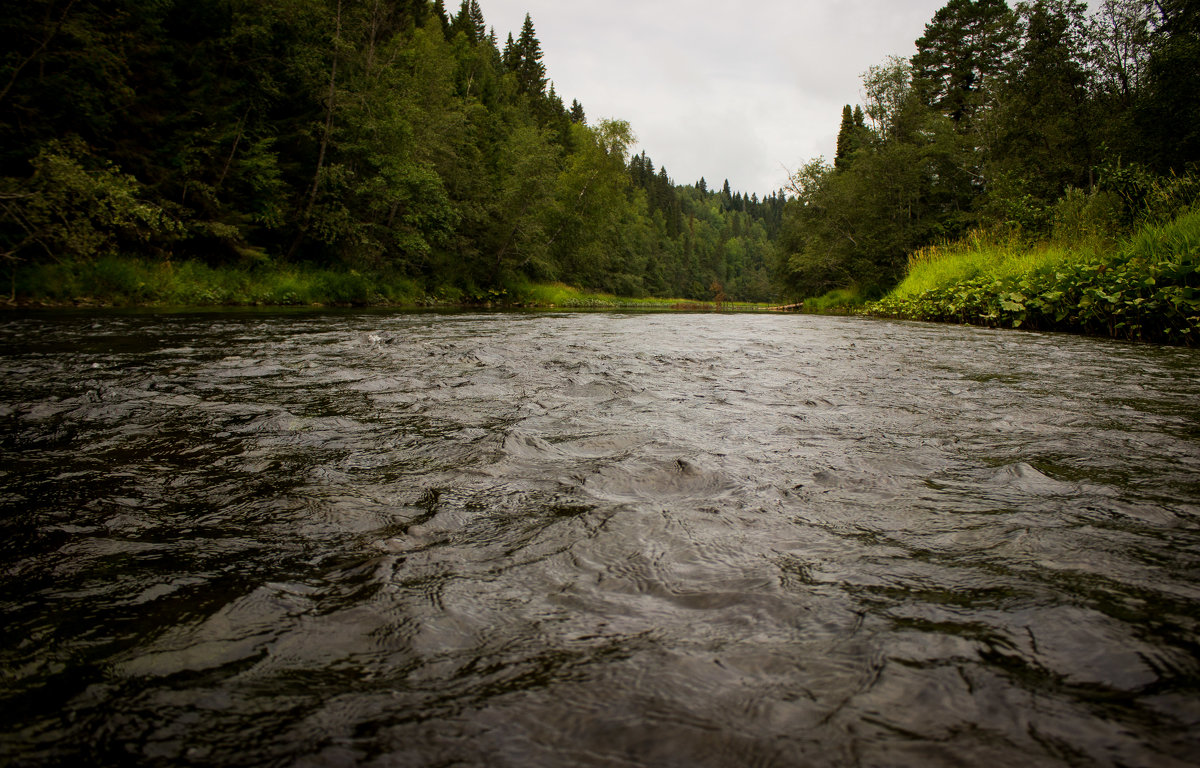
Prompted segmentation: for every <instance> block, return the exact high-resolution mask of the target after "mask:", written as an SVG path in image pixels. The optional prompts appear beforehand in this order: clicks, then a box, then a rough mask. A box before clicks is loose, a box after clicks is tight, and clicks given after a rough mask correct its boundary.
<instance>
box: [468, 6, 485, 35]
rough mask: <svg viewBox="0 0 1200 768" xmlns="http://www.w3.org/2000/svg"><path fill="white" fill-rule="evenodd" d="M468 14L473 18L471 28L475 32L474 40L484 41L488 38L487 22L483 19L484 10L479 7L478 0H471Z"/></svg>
mask: <svg viewBox="0 0 1200 768" xmlns="http://www.w3.org/2000/svg"><path fill="white" fill-rule="evenodd" d="M468 14H469V16H470V19H471V28H472V30H473V31H474V33H475V36H474V38H472V39H474V40H476V41H482V40H486V39H487V24H485V23H484V21H483V11H482V10H481V9H480V8H479V2H478V0H471V3H470V6H469V7H468Z"/></svg>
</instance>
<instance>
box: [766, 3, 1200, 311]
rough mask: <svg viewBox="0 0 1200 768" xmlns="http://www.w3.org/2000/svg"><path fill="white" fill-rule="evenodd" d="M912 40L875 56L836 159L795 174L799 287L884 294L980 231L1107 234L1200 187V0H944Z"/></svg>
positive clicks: (791, 272)
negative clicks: (917, 258)
mask: <svg viewBox="0 0 1200 768" xmlns="http://www.w3.org/2000/svg"><path fill="white" fill-rule="evenodd" d="M916 46H917V53H916V54H915V55H914V56H913V57H912V58H911V59H903V58H899V57H892V58H889V59H888V60H887V61H886V62H884V63H883V64H881V65H879V66H874V67H871V68H870V69H869V70H868V71H867V72H866V73H865V75H864V77H863V91H864V103H863V104H862V105H859V106H854V107H851V106H846V107H845V109H844V110H843V113H842V122H841V128H840V131H839V135H838V143H837V150H836V156H835V157H834V160H833V163H832V164H830V163H827V162H826V161H825V160H824V159H822V158H817V159H816V160H813V161H811V162H809V163H808V164H807V165H805V166H804V167H803V168H802V169H801V170H800V171H798V172H797V173H796V174H795V175H794V177H793V179H792V183H791V191H792V193H793V194H794V200H793V201H791V202H790V203H789V205H788V207H787V210H786V212H785V223H784V231H783V235H782V238H781V261H780V277H781V280H782V282H783V283H784V285H785V286H786V291H787V292H788V293H789V294H791V295H795V296H797V297H804V296H817V295H821V294H823V293H825V292H827V291H830V290H832V289H835V288H847V287H851V288H855V289H857V290H859V291H860V292H861V293H862V294H863V295H866V296H868V297H870V296H878V295H880V294H881V293H883V292H884V291H886V290H887V289H889V288H890V287H892V286H893V285H894V284H895V283H896V281H897V280H898V279H899V278H900V277H902V276H903V273H904V269H905V266H906V260H907V256H908V254H910V253H913V252H915V251H918V250H919V249H921V248H922V247H925V246H929V245H933V244H938V243H947V242H952V241H954V240H956V239H958V238H961V237H963V236H964V235H965V234H966V233H968V232H969V231H984V232H987V231H991V232H1003V236H1004V237H1011V236H1013V235H1017V236H1019V237H1023V238H1028V239H1047V238H1052V237H1059V236H1066V235H1070V236H1074V237H1080V236H1088V235H1105V234H1107V235H1109V236H1111V235H1112V234H1113V233H1114V232H1119V231H1129V228H1130V227H1131V226H1133V225H1134V224H1135V222H1136V220H1138V219H1139V217H1141V216H1142V214H1143V213H1144V212H1145V210H1146V209H1147V208H1148V207H1151V206H1153V207H1155V216H1156V218H1158V219H1165V218H1169V217H1170V215H1172V213H1173V212H1176V211H1178V210H1181V209H1182V208H1184V207H1186V206H1187V205H1188V204H1190V203H1191V202H1193V201H1194V200H1195V199H1196V194H1197V191H1198V190H1200V185H1198V184H1197V181H1196V177H1195V172H1196V166H1197V163H1198V162H1200V74H1198V73H1200V3H1197V2H1195V0H1104V2H1103V3H1102V4H1101V5H1100V7H1099V9H1098V10H1097V11H1096V12H1095V13H1094V14H1091V15H1089V14H1088V11H1087V5H1086V4H1085V3H1083V2H1076V1H1075V0H1036V1H1035V2H1022V3H1018V4H1017V5H1016V6H1015V7H1010V6H1009V5H1008V4H1007V3H1005V2H1004V0H950V2H948V3H947V4H946V5H945V6H944V7H943V8H941V9H940V10H939V11H937V13H936V14H935V15H934V17H933V19H932V20H931V21H930V22H929V24H927V25H926V28H925V34H924V35H923V36H922V37H921V38H920V39H919V40H917V41H916Z"/></svg>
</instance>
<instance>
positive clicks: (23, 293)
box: [0, 256, 766, 310]
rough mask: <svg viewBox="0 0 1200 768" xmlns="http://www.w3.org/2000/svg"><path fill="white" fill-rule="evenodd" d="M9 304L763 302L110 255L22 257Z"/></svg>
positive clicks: (690, 306)
mask: <svg viewBox="0 0 1200 768" xmlns="http://www.w3.org/2000/svg"><path fill="white" fill-rule="evenodd" d="M10 281H11V282H10V286H9V296H8V297H6V300H5V301H4V302H2V303H0V306H5V307H8V308H25V309H52V308H84V309H86V308H97V309H100V308H136V307H146V308H155V307H161V308H168V307H170V308H179V307H196V308H201V307H256V306H257V307H305V306H315V307H393V308H422V307H478V308H503V307H511V308H565V309H623V308H624V309H662V310H718V309H739V310H746V309H761V308H763V307H765V306H766V305H764V304H752V303H746V302H715V301H696V300H690V299H676V298H654V297H626V296H615V295H612V294H607V293H594V292H588V291H585V290H583V289H580V288H576V287H573V286H569V285H565V284H562V283H525V282H514V283H511V284H509V285H507V286H505V287H503V288H498V289H492V290H486V291H471V290H463V289H460V288H456V287H440V288H437V289H434V290H432V291H427V290H425V289H423V288H422V287H421V286H420V285H419V284H417V283H416V282H415V281H413V280H412V279H410V278H408V277H405V276H402V275H395V274H389V273H386V272H377V273H369V272H359V271H356V270H338V269H329V268H325V267H315V266H311V265H303V264H298V265H291V264H289V265H277V264H271V263H267V264H258V265H255V266H249V267H242V266H225V267H219V268H214V267H210V266H208V265H206V264H202V263H199V262H195V261H172V260H161V261H150V260H146V259H139V258H134V257H122V256H108V257H103V258H99V259H94V260H88V261H63V262H56V263H45V264H30V265H25V266H23V267H22V268H20V269H18V270H17V271H16V273H15V274H12V275H10Z"/></svg>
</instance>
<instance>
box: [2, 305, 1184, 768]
mask: <svg viewBox="0 0 1200 768" xmlns="http://www.w3.org/2000/svg"><path fill="white" fill-rule="evenodd" d="M0 425H2V431H0V569H2V571H0V573H2V576H0V585H2V586H0V611H2V615H3V619H4V620H3V623H2V625H0V675H2V677H0V708H2V710H3V712H4V721H3V725H0V761H3V762H6V763H9V764H13V765H50V764H60V763H64V762H75V763H77V764H85V763H90V764H118V763H120V764H125V763H135V764H136V763H140V764H148V765H156V764H161V765H192V764H194V765H230V766H232V765H239V766H240V765H279V766H284V765H305V766H309V765H312V766H317V765H331V766H340V765H356V764H357V765H378V766H392V765H447V766H449V765H489V766H520V767H521V768H526V767H528V766H568V765H572V766H573V765H582V766H629V765H652V766H676V765H678V766H731V765H746V766H750V765H763V766H766V765H773V766H776V765H777V766H783V765H797V766H843V765H861V766H939V765H945V766H953V765H988V766H1020V768H1029V767H1030V766H1059V765H1063V766H1065V765H1089V766H1118V765H1119V766H1155V767H1156V768H1159V767H1163V766H1185V765H1195V764H1197V762H1200V583H1198V577H1200V352H1198V351H1196V350H1183V349H1170V348H1157V347H1150V346H1134V345H1128V344H1119V343H1113V342H1110V341H1104V340H1095V339H1083V338H1074V337H1069V336H1049V335H1037V334H1023V333H1016V332H997V331H988V330H981V329H971V328H955V327H946V326H927V325H917V324H904V323H889V322H880V321H870V320H859V319H837V318H819V317H796V316H774V315H772V316H764V315H687V314H649V315H646V314H566V313H559V314H494V315H436V314H365V313H358V314H339V313H325V314H321V313H315V314H271V315H254V314H246V315H208V316H202V315H178V316H154V315H120V314H90V315H78V314H75V315H72V314H67V315H41V316H24V317H22V316H11V315H10V316H7V317H4V318H0Z"/></svg>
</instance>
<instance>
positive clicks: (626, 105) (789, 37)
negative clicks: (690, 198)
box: [446, 0, 946, 196]
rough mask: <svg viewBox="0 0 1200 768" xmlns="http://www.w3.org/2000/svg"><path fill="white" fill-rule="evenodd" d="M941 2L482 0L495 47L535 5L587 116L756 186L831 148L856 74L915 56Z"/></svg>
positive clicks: (552, 69) (646, 145) (673, 172)
mask: <svg viewBox="0 0 1200 768" xmlns="http://www.w3.org/2000/svg"><path fill="white" fill-rule="evenodd" d="M945 2H946V0H836V1H835V0H821V1H820V2H817V1H816V0H751V1H750V2H729V0H726V1H725V2H720V3H716V2H706V1H704V0H701V1H700V2H697V0H690V1H685V0H588V2H577V1H575V0H479V4H480V8H481V9H482V10H483V16H484V20H485V21H486V22H487V24H488V26H489V27H494V28H495V29H496V36H497V37H498V38H499V42H500V45H501V47H503V45H504V41H505V39H506V38H507V37H508V33H509V32H512V33H513V37H514V38H515V37H517V36H518V35H519V34H520V31H521V24H522V22H523V21H524V19H525V13H526V12H528V13H530V14H531V15H532V16H533V25H534V28H535V29H536V30H537V36H538V40H540V41H541V43H542V51H543V52H544V54H545V63H546V68H547V70H548V72H549V75H550V79H551V80H553V81H554V83H555V88H556V90H557V92H558V94H559V95H560V96H562V98H563V100H564V101H565V102H566V104H567V105H568V106H570V104H571V99H578V100H579V102H580V103H581V104H583V108H584V110H585V111H586V112H587V117H588V122H589V123H591V124H595V123H596V122H597V121H598V120H599V119H600V118H606V117H615V118H620V119H622V120H628V121H629V122H630V123H631V124H632V126H633V130H634V133H635V134H636V135H637V138H638V145H637V146H638V149H639V150H642V149H644V150H645V151H646V154H648V155H649V156H650V157H651V159H652V160H653V161H654V163H655V167H658V166H662V165H665V166H666V168H667V173H668V174H669V175H670V176H671V178H672V179H674V181H675V182H676V183H677V184H691V183H693V182H695V181H697V180H698V179H699V178H700V177H701V176H703V177H704V178H705V180H706V181H707V182H708V185H709V187H719V186H720V185H721V183H722V182H723V181H724V180H725V179H729V183H730V185H731V186H732V187H733V188H734V189H735V190H741V191H742V192H745V193H747V194H749V193H751V192H756V193H758V194H759V195H760V196H762V195H764V194H768V193H770V192H771V191H773V190H776V189H779V188H780V187H782V186H783V185H784V183H785V182H786V180H787V173H788V171H789V170H795V169H796V168H798V167H799V166H800V165H802V164H803V163H804V162H806V161H807V160H809V159H811V158H813V157H815V156H817V155H824V156H825V157H826V159H832V157H833V151H834V144H835V140H836V137H837V130H838V124H839V122H840V120H841V114H842V105H843V104H855V103H860V102H861V101H862V99H861V96H860V92H861V76H862V73H863V72H865V71H866V69H867V67H869V66H871V65H873V64H880V63H882V62H883V61H884V59H885V58H886V57H887V56H888V55H898V56H911V55H912V54H913V52H914V51H915V50H916V49H915V47H914V46H913V41H915V40H916V39H917V38H918V37H920V36H921V35H922V34H923V33H924V30H925V24H926V23H927V22H928V21H929V20H930V19H931V18H933V14H934V12H935V11H936V10H937V9H938V8H940V7H941V6H943V5H944V4H945ZM446 7H447V8H448V9H449V10H451V11H452V12H453V11H454V10H456V9H457V7H458V3H456V2H452V0H448V1H447V2H446ZM785 169H786V170H785Z"/></svg>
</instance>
